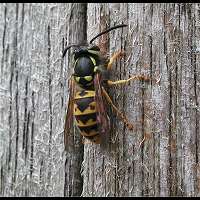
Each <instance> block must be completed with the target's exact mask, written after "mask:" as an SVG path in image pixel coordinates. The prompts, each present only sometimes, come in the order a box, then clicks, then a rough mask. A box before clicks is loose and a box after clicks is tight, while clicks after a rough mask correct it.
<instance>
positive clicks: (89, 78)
mask: <svg viewBox="0 0 200 200" xmlns="http://www.w3.org/2000/svg"><path fill="white" fill-rule="evenodd" d="M84 79H85V80H86V81H88V82H90V81H91V80H92V79H93V77H92V76H84Z"/></svg>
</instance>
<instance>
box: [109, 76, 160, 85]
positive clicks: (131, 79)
mask: <svg viewBox="0 0 200 200" xmlns="http://www.w3.org/2000/svg"><path fill="white" fill-rule="evenodd" d="M134 80H143V81H150V80H153V81H156V82H157V80H156V79H151V78H150V77H148V76H143V75H138V76H132V77H130V78H129V79H126V80H119V81H111V80H108V81H107V83H108V85H109V86H112V85H118V84H125V83H128V82H129V81H134Z"/></svg>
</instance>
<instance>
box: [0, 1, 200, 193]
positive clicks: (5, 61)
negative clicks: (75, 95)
mask: <svg viewBox="0 0 200 200" xmlns="http://www.w3.org/2000/svg"><path fill="white" fill-rule="evenodd" d="M199 14H200V4H194V3H192V4H191V3H190V4H189V3H187V4H183V3H182V4H178V3H173V4H172V3H171V4H155V3H154V4H151V3H146V4H145V3H139V4H138V3H137V4H134V3H130V4H127V3H124V4H123V3H109V4H107V3H98V4H94V3H91V4H90V3H89V4H73V3H70V4H56V3H54V4H37V3H32V4H21V3H18V4H1V5H0V45H1V48H0V61H1V62H0V65H1V67H0V195H1V196H80V195H82V196H199V191H200V179H199V175H200V171H199V156H200V154H199V152H200V151H199V131H200V130H199V123H200V122H199V120H200V115H199V101H200V97H199V94H200V78H199V77H200V76H199V75H200V66H199V59H200V58H199V51H200V43H199V40H200V15H199ZM86 15H87V22H86ZM122 22H123V23H127V24H128V27H127V28H123V29H117V30H114V31H112V32H110V33H109V34H107V35H104V36H103V37H101V38H99V39H97V40H95V43H97V44H98V42H101V43H102V42H103V45H102V46H103V47H104V49H103V50H104V51H105V52H107V53H108V54H109V55H112V54H113V53H114V52H116V51H118V50H124V51H125V52H126V55H125V56H124V58H122V59H120V60H118V62H117V63H115V64H114V65H113V68H112V75H111V79H112V80H118V79H126V78H128V77H130V76H131V75H139V74H144V75H149V76H151V77H154V78H160V82H159V83H158V84H155V83H153V82H149V83H145V82H142V81H134V82H131V83H130V84H127V85H126V86H116V87H113V88H111V89H109V94H111V95H112V98H113V100H114V102H115V104H116V105H117V106H118V107H119V109H120V110H122V111H124V112H125V113H126V115H127V117H128V118H129V119H130V121H131V122H133V124H134V125H135V126H134V131H132V132H131V131H128V130H127V129H126V127H125V126H124V124H123V123H122V122H121V121H120V120H119V119H118V118H117V117H116V116H115V115H112V117H111V122H112V131H111V133H110V140H109V141H108V144H107V146H106V149H104V150H102V148H101V147H100V146H99V145H91V144H87V145H84V148H83V145H82V144H81V142H80V137H79V134H78V133H75V135H74V136H75V137H74V138H73V139H74V145H73V147H71V149H70V151H69V152H68V153H64V146H63V127H64V118H65V112H66V103H67V99H68V79H69V78H70V75H71V73H72V67H71V57H70V53H71V51H69V53H68V54H67V56H66V58H65V59H64V60H62V59H61V55H62V51H63V49H64V47H65V46H66V45H68V44H70V43H79V42H82V41H85V39H86V31H87V38H88V40H89V39H91V38H92V37H93V36H95V35H96V34H97V33H99V32H100V31H102V30H104V29H105V28H107V27H111V26H113V25H116V24H120V23H122ZM109 113H111V110H109ZM144 138H145V140H144V141H143V139H144ZM142 141H143V143H142ZM82 159H83V162H82Z"/></svg>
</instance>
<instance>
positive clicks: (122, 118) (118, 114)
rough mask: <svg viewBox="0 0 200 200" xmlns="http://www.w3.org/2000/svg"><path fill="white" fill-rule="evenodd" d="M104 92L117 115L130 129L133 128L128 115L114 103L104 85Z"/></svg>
mask: <svg viewBox="0 0 200 200" xmlns="http://www.w3.org/2000/svg"><path fill="white" fill-rule="evenodd" d="M102 92H103V95H104V97H105V98H106V100H107V101H108V103H109V104H110V105H111V106H112V108H113V110H114V111H115V112H116V113H117V116H118V117H120V118H121V120H122V121H123V122H124V124H125V125H126V126H127V127H128V129H129V130H133V125H132V124H131V123H130V122H129V121H128V119H127V117H126V116H125V115H124V114H123V113H122V112H121V111H120V110H119V109H118V108H117V107H116V106H115V105H114V104H113V102H112V99H111V98H110V96H109V95H108V93H107V92H106V90H105V89H104V88H103V87H102Z"/></svg>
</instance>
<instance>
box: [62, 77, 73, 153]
mask: <svg viewBox="0 0 200 200" xmlns="http://www.w3.org/2000/svg"><path fill="white" fill-rule="evenodd" d="M74 96H75V84H74V80H73V78H72V77H71V78H70V80H69V100H68V106H67V114H66V119H65V125H64V145H65V150H67V149H68V147H69V145H70V141H71V140H70V138H69V136H70V135H72V134H73V122H74Z"/></svg>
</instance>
